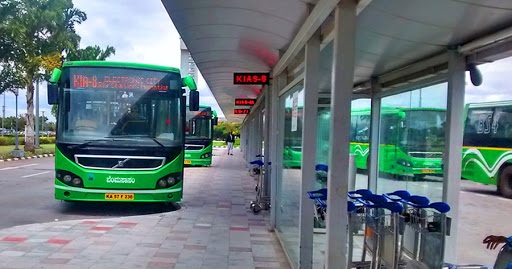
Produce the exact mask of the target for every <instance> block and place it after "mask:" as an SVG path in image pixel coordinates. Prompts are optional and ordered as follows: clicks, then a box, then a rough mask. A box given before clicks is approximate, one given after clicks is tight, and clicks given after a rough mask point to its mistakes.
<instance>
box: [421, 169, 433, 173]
mask: <svg viewBox="0 0 512 269" xmlns="http://www.w3.org/2000/svg"><path fill="white" fill-rule="evenodd" d="M421 172H422V173H425V174H428V173H434V172H435V171H434V170H432V169H423V170H421Z"/></svg>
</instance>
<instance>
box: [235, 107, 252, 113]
mask: <svg viewBox="0 0 512 269" xmlns="http://www.w3.org/2000/svg"><path fill="white" fill-rule="evenodd" d="M250 111H251V110H250V109H248V108H236V109H235V110H234V112H235V114H249V112H250Z"/></svg>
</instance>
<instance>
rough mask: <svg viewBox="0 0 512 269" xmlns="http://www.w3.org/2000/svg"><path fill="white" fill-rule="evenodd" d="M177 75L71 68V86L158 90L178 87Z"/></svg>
mask: <svg viewBox="0 0 512 269" xmlns="http://www.w3.org/2000/svg"><path fill="white" fill-rule="evenodd" d="M178 81H179V75H174V74H169V73H165V72H158V71H157V72H155V71H147V70H137V69H121V68H73V69H71V71H70V83H71V87H72V88H84V89H120V90H158V91H167V90H169V89H180V84H179V82H178Z"/></svg>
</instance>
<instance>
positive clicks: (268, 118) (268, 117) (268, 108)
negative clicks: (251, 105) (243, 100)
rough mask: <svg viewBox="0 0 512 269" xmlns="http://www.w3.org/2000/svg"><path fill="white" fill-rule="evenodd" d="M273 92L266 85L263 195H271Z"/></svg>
mask: <svg viewBox="0 0 512 269" xmlns="http://www.w3.org/2000/svg"><path fill="white" fill-rule="evenodd" d="M271 99H272V94H271V87H270V86H266V87H265V138H264V140H265V145H264V155H265V177H264V178H263V180H264V182H263V185H264V187H263V196H265V197H268V196H270V174H271V173H272V170H271V169H270V166H269V165H268V163H269V162H271V160H272V157H271V156H272V152H270V143H271V141H270V140H271V139H272V135H271V134H272V132H271V130H270V128H271V126H272V102H271V101H272V100H271Z"/></svg>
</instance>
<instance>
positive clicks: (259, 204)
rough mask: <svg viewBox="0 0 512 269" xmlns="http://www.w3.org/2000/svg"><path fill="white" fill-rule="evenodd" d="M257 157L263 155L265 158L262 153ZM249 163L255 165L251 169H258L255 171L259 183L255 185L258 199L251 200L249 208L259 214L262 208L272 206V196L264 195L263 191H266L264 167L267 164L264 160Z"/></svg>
mask: <svg viewBox="0 0 512 269" xmlns="http://www.w3.org/2000/svg"><path fill="white" fill-rule="evenodd" d="M256 157H261V158H262V159H263V156H262V155H257V156H256ZM249 164H251V165H252V166H253V168H251V171H258V173H257V174H256V173H255V175H256V176H257V183H256V186H255V187H254V190H255V191H256V200H254V201H251V204H250V206H249V208H250V209H251V211H252V212H253V213H254V214H259V213H260V212H261V210H262V209H263V210H268V209H269V208H270V197H268V196H263V193H264V182H263V179H264V176H265V169H263V168H264V166H265V163H264V162H263V161H262V160H255V161H252V162H250V163H249ZM270 164H271V162H268V165H269V168H270ZM256 169H257V170H256Z"/></svg>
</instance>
